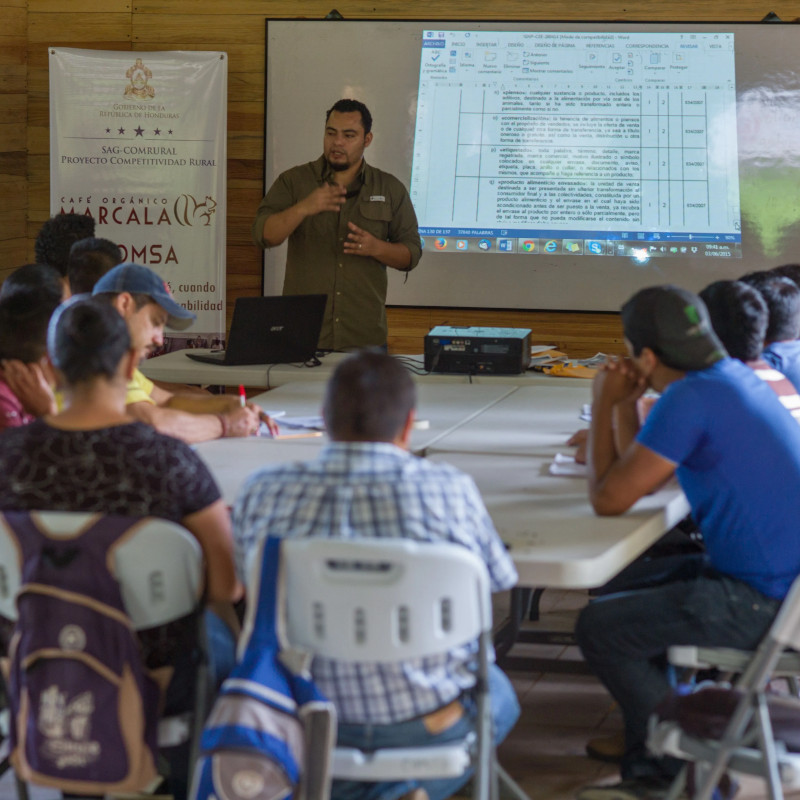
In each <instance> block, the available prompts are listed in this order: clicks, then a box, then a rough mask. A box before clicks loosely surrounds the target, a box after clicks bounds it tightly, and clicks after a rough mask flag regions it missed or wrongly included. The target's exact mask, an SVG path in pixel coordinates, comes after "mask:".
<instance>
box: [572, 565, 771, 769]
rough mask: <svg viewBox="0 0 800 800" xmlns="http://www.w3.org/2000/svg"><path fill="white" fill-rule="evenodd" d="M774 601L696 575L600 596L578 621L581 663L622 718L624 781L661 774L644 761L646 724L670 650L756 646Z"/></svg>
mask: <svg viewBox="0 0 800 800" xmlns="http://www.w3.org/2000/svg"><path fill="white" fill-rule="evenodd" d="M779 607H780V600H776V599H774V598H770V597H766V596H765V595H763V594H762V593H761V592H759V591H758V590H757V589H754V588H753V587H752V586H749V585H748V584H746V583H743V582H742V581H739V580H736V579H734V578H730V577H728V576H726V575H721V574H719V573H716V572H713V571H711V570H706V571H704V572H702V573H701V574H699V575H698V576H697V577H693V578H689V579H684V580H672V581H670V582H668V583H664V584H662V585H659V586H649V587H647V588H641V589H634V590H631V591H625V592H619V593H617V594H611V595H606V596H604V597H601V598H599V599H597V600H595V601H594V602H592V603H590V604H589V605H588V606H587V607H586V608H585V609H584V610H583V612H582V613H581V615H580V616H579V617H578V622H577V625H576V628H575V635H576V637H577V640H578V644H579V645H580V648H581V650H582V651H583V655H584V658H585V659H586V662H587V663H588V664H589V666H590V667H591V668H592V670H593V671H594V673H595V674H596V675H597V677H598V678H600V680H601V681H602V682H603V684H605V686H606V688H607V689H608V691H609V692H611V695H612V696H613V697H614V699H615V700H616V701H617V702H618V703H619V706H620V708H621V710H622V714H623V716H624V718H625V750H626V752H625V757H624V759H623V762H622V777H623V778H624V779H629V778H637V777H651V776H658V775H665V776H668V775H670V774H672V773H673V772H674V763H673V762H671V761H656V760H655V759H652V758H648V756H647V750H646V747H645V741H646V738H647V720H648V717H649V716H650V714H651V713H652V712H653V711H654V710H655V708H656V706H657V705H658V704H659V703H660V702H661V701H662V700H664V699H665V697H666V696H667V694H668V693H669V691H670V683H669V674H668V664H667V658H666V654H667V649H668V648H669V647H670V646H671V645H680V644H684V645H700V646H705V647H734V648H740V649H748V650H749V649H753V648H755V647H756V646H757V645H758V643H759V641H760V640H761V638H762V637H763V636H764V634H765V633H766V631H767V630H768V629H769V626H770V624H771V623H772V620H773V618H774V617H775V614H776V613H777V611H778V608H779Z"/></svg>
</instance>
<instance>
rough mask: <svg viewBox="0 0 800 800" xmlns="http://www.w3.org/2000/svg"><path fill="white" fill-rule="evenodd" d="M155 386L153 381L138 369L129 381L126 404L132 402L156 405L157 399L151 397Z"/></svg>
mask: <svg viewBox="0 0 800 800" xmlns="http://www.w3.org/2000/svg"><path fill="white" fill-rule="evenodd" d="M153 386H154V384H153V381H151V380H149V379H148V378H146V377H145V376H144V375H142V373H141V372H139V370H138V369H137V370H136V371H135V372H134V373H133V377H132V378H131V380H130V383H128V394H127V395H126V396H125V405H126V406H127V405H130V404H131V403H153V405H155V402H156V401H155V400H153V398H152V397H150V393H151V392H152V391H153Z"/></svg>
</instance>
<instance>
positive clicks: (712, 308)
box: [700, 281, 769, 361]
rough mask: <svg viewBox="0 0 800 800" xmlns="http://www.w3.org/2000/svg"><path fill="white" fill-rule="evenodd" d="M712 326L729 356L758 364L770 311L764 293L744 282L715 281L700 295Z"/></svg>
mask: <svg viewBox="0 0 800 800" xmlns="http://www.w3.org/2000/svg"><path fill="white" fill-rule="evenodd" d="M700 298H701V299H702V301H703V302H704V303H705V304H706V308H707V309H708V315H709V316H710V317H711V325H712V327H713V328H714V331H715V332H716V334H717V336H719V338H720V339H721V340H722V344H724V345H725V349H726V350H727V351H728V354H729V355H731V356H733V357H734V358H738V359H739V360H740V361H755V360H756V359H757V358H758V357H759V356H760V355H761V351H762V350H763V349H764V338H765V337H766V334H767V326H768V324H769V309H768V308H767V303H766V301H765V300H764V298H763V297H762V296H761V293H760V292H759V291H757V290H756V289H754V288H753V287H752V286H750V285H749V284H747V283H744V282H743V281H715V282H714V283H712V284H709V285H708V286H706V288H705V289H703V291H702V292H700Z"/></svg>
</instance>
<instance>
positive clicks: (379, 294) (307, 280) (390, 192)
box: [253, 157, 422, 350]
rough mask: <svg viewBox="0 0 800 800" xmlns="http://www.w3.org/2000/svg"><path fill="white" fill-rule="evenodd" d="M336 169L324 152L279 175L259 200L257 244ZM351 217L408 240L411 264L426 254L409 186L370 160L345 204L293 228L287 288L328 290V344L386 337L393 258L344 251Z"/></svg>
mask: <svg viewBox="0 0 800 800" xmlns="http://www.w3.org/2000/svg"><path fill="white" fill-rule="evenodd" d="M333 177H334V176H333V172H332V171H331V170H330V169H329V167H328V165H327V163H326V161H325V158H324V157H320V158H318V159H317V160H316V161H312V162H310V163H308V164H302V165H301V166H298V167H293V168H292V169H290V170H287V171H286V172H284V173H282V174H281V175H280V176H278V179H277V180H276V181H275V183H274V184H273V185H272V187H271V188H270V190H269V191H268V192H267V196H266V197H265V198H264V199H263V200H262V201H261V204H260V205H259V207H258V212H257V214H256V218H255V222H254V223H253V239H254V240H255V242H256V244H258V245H260V246H261V247H267V246H268V245H267V244H266V243H265V242H264V239H263V231H264V222H265V221H266V220H267V218H268V217H269V216H270V215H272V214H275V213H278V212H280V211H284V210H286V209H287V208H290V207H291V206H293V205H294V204H295V203H297V202H299V201H300V200H302V199H303V198H304V197H307V196H308V195H309V194H311V192H313V191H314V189H316V188H317V187H319V186H321V185H322V184H323V183H324V182H325V181H327V182H329V183H333V182H334V180H333ZM348 222H353V223H355V224H356V225H358V227H359V228H363V229H364V230H365V231H367V232H368V233H371V234H372V235H373V236H375V237H376V238H378V239H382V240H384V241H387V242H393V243H400V244H403V245H405V246H406V247H407V248H408V250H409V252H410V253H411V264H410V266H409V267H408V269H409V270H410V269H413V268H414V267H415V266H416V265H417V262H418V261H419V259H420V256H421V255H422V248H421V245H420V238H419V230H418V226H417V216H416V214H415V213H414V207H413V206H412V205H411V198H410V197H409V196H408V192H407V191H406V188H405V186H403V184H402V183H401V182H400V181H399V180H398V179H397V178H395V177H394V176H393V175H390V174H389V173H388V172H382V171H381V170H379V169H376V168H375V167H371V166H369V164H367V163H366V162H363V166H362V168H361V172H360V173H359V174H358V176H357V178H356V180H355V181H354V182H353V183H352V184H350V186H348V187H347V199H346V201H345V204H344V205H343V206H342V208H341V209H340V210H339V211H338V212H336V211H323V212H322V213H319V214H315V215H314V216H311V217H306V219H304V220H303V222H301V223H300V225H298V226H297V228H296V229H295V230H294V232H293V233H292V234H291V236H289V250H288V253H287V257H286V277H285V279H284V283H283V293H284V294H326V295H328V302H327V304H326V306H325V318H324V320H323V323H322V333H321V334H320V337H319V347H320V349H322V350H347V349H349V348H353V347H368V346H373V345H379V346H380V345H385V344H386V334H387V328H386V307H385V304H386V285H387V278H386V266H385V265H384V264H381V263H380V262H379V261H376V260H375V259H374V258H368V257H366V256H356V255H346V254H345V253H344V249H343V246H344V241H345V239H346V238H347V234H348V233H349V232H350V229H349V228H348V227H347V223H348Z"/></svg>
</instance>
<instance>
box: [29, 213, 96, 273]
mask: <svg viewBox="0 0 800 800" xmlns="http://www.w3.org/2000/svg"><path fill="white" fill-rule="evenodd" d="M89 236H94V219H93V218H92V217H90V216H88V215H87V214H56V215H55V216H54V217H51V218H50V219H48V220H47V222H45V223H44V225H42V227H41V228H40V229H39V233H38V234H37V236H36V242H35V244H34V253H35V254H36V260H37V261H38V262H39V263H40V264H49V265H50V266H51V267H55V269H57V270H58V272H59V273H60V275H61V276H62V277H66V275H67V261H68V260H69V249H70V247H72V245H73V244H74V243H75V242H77V241H79V240H80V239H86V238H88V237H89Z"/></svg>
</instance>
